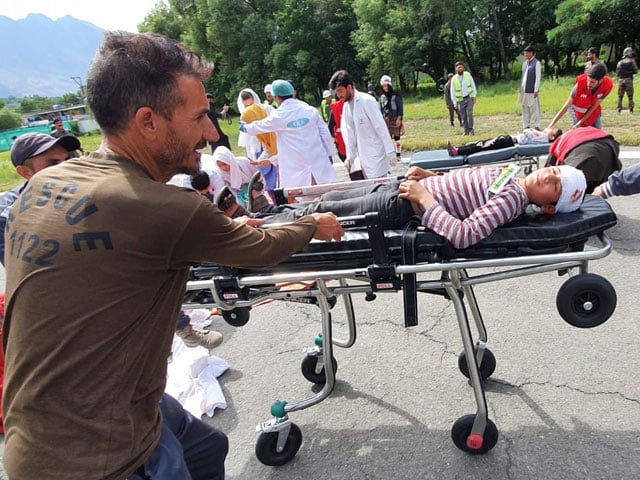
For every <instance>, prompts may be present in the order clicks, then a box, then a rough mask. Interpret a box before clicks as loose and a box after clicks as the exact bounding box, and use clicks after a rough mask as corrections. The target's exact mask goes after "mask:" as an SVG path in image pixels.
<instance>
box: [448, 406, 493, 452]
mask: <svg viewBox="0 0 640 480" xmlns="http://www.w3.org/2000/svg"><path fill="white" fill-rule="evenodd" d="M475 420H476V414H475V413H471V414H469V415H465V416H463V417H460V418H459V419H458V420H456V422H455V423H454V424H453V427H451V439H452V440H453V443H455V445H456V447H458V448H459V449H460V450H462V451H463V452H467V453H471V454H474V455H477V454H482V453H487V452H488V451H489V450H491V449H492V448H493V447H495V446H496V443H498V428H497V427H496V424H495V423H493V422H492V421H491V419H489V418H487V425H486V426H485V428H484V435H482V436H478V435H470V434H471V429H472V428H473V422H475Z"/></svg>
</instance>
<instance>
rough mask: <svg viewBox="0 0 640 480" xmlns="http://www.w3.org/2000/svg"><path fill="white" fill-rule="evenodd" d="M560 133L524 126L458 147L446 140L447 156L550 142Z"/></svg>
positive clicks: (557, 130) (557, 129) (559, 131)
mask: <svg viewBox="0 0 640 480" xmlns="http://www.w3.org/2000/svg"><path fill="white" fill-rule="evenodd" d="M560 135H562V130H560V129H559V128H555V127H551V128H550V127H547V128H545V129H544V130H542V131H540V130H536V129H534V128H525V129H524V130H523V131H522V132H520V133H516V134H514V135H499V136H497V137H494V138H489V139H487V140H480V141H478V142H471V143H467V144H466V145H463V146H460V147H454V146H453V145H451V142H450V141H448V140H447V151H448V152H449V156H451V157H455V156H456V155H471V154H473V153H477V152H484V151H485V150H500V149H501V148H509V147H513V146H515V145H531V144H544V143H552V142H553V141H554V140H555V139H556V138H558V137H559V136H560Z"/></svg>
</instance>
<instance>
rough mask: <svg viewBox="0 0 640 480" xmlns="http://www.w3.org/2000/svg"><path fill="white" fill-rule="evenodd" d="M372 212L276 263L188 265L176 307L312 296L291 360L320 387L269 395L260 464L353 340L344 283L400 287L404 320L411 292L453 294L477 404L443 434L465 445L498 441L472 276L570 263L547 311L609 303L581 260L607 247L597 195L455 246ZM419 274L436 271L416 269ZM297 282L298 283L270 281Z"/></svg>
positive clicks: (245, 314) (244, 315)
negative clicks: (301, 351)
mask: <svg viewBox="0 0 640 480" xmlns="http://www.w3.org/2000/svg"><path fill="white" fill-rule="evenodd" d="M378 220H379V219H378V214H377V213H371V214H367V215H364V216H362V217H349V218H343V219H341V222H342V223H343V225H344V226H345V229H346V233H345V236H344V238H343V240H341V241H340V242H331V243H326V242H319V241H312V242H311V243H310V244H309V245H308V246H307V247H306V248H305V249H304V250H302V251H301V252H299V253H296V254H294V255H293V256H292V257H291V258H290V259H289V260H287V261H285V262H283V263H282V264H279V265H277V266H275V267H270V268H256V269H251V270H244V269H236V268H228V267H222V266H218V265H209V266H198V267H195V268H193V269H192V271H191V277H190V280H189V281H188V284H187V292H186V295H185V301H184V304H183V308H185V309H190V308H203V307H204V308H212V307H217V308H219V309H221V310H222V312H221V313H222V316H223V318H224V319H225V320H226V321H227V322H228V323H230V324H231V325H234V326H242V325H244V324H246V323H247V322H248V321H249V319H250V313H251V308H252V307H253V306H255V305H257V304H259V303H261V302H264V301H266V300H278V301H294V302H301V303H307V304H312V305H315V306H316V307H314V308H317V307H319V310H320V314H321V317H322V319H321V320H322V321H321V324H322V331H321V332H320V333H319V334H318V335H317V336H316V337H315V339H314V345H313V346H312V347H309V348H308V349H306V355H305V357H304V358H303V360H302V365H301V370H302V374H303V376H304V377H305V378H306V379H307V380H309V381H310V382H312V383H314V384H317V385H322V388H321V390H319V391H318V392H317V393H315V394H314V395H312V396H310V397H308V398H304V399H302V400H299V401H294V402H285V401H278V402H275V403H274V404H273V405H272V406H271V415H272V417H273V418H272V419H270V420H267V421H265V422H263V423H261V424H259V425H258V427H257V431H258V432H259V436H258V441H257V444H256V456H257V458H258V459H259V460H260V461H261V462H262V463H264V464H266V465H274V466H277V465H283V464H285V463H286V462H288V461H289V460H291V459H292V458H293V457H294V456H295V455H296V453H297V452H298V450H299V448H300V446H301V443H302V433H301V430H300V428H299V427H298V426H297V425H296V424H295V423H293V422H292V420H291V419H290V415H291V414H292V413H293V412H295V411H297V410H301V409H305V408H309V407H311V406H313V405H316V404H318V403H319V402H321V401H323V400H324V399H326V398H327V397H328V396H329V395H330V393H331V391H332V390H333V388H334V386H335V375H336V370H337V367H338V363H337V360H336V358H335V356H334V346H335V347H342V348H349V347H351V346H352V345H353V344H354V343H355V340H356V315H355V311H354V305H353V301H352V297H353V296H354V295H364V296H365V299H366V300H375V299H376V297H381V296H384V294H389V293H398V292H401V294H402V295H403V300H404V321H405V326H406V327H411V326H414V325H417V323H418V320H419V314H418V313H419V312H418V307H417V294H418V293H428V294H437V295H442V296H444V297H446V298H448V299H449V300H450V301H451V302H452V304H453V306H454V310H455V313H456V317H457V323H458V326H459V330H460V335H461V339H462V347H463V349H462V352H461V354H460V356H459V359H458V367H459V370H460V371H461V373H462V374H463V375H464V376H465V377H467V378H469V380H470V383H471V386H472V390H473V395H474V398H475V403H476V412H475V413H471V414H468V415H464V416H462V417H460V418H458V419H457V420H456V421H455V422H454V424H453V426H452V429H451V436H452V440H453V442H454V444H455V445H456V446H457V447H458V448H460V449H461V450H463V451H465V452H468V453H471V454H481V453H485V452H488V451H489V450H491V449H492V448H493V447H494V446H495V445H496V444H497V441H498V429H497V427H496V425H495V423H494V422H493V421H492V420H491V419H490V418H489V417H488V409H487V401H486V397H485V392H484V387H483V384H482V382H483V380H485V379H487V378H489V377H490V376H491V375H492V373H493V372H494V370H495V368H496V359H495V356H494V355H493V353H492V352H491V351H490V349H489V348H488V341H487V331H486V328H485V325H484V321H483V318H482V315H481V313H480V308H479V306H478V302H477V301H476V297H475V294H474V290H473V287H474V286H475V285H478V284H483V283H488V282H493V281H498V280H507V279H511V278H516V277H521V276H527V275H535V274H543V273H548V272H554V271H555V272H558V273H559V274H565V273H566V274H569V278H568V280H566V281H565V283H564V284H563V285H562V286H561V287H560V289H559V291H558V293H557V297H556V306H557V309H558V312H559V314H560V316H561V317H562V318H563V319H564V320H565V321H567V322H568V323H569V324H571V325H573V326H576V327H579V328H591V327H595V326H597V325H600V324H602V323H603V322H605V321H606V320H607V319H608V318H609V317H610V316H611V315H612V313H613V311H614V310H615V307H616V302H617V299H616V292H615V289H614V287H613V286H612V285H611V283H610V282H609V281H608V280H606V279H605V278H604V277H602V276H599V275H595V274H592V273H588V263H589V261H592V260H596V259H600V258H603V257H605V256H606V255H608V254H609V253H610V251H611V242H610V241H609V239H608V237H607V235H606V233H605V231H606V230H607V229H608V228H610V227H612V226H613V225H615V223H616V217H615V214H614V213H613V211H612V210H611V208H610V207H609V205H608V203H607V202H606V201H604V200H602V199H600V198H598V197H594V196H591V195H587V196H586V198H585V201H584V204H583V206H582V207H581V209H580V210H578V211H576V212H573V213H567V214H561V215H555V216H550V215H538V216H528V215H522V216H521V217H519V218H518V219H516V220H515V221H514V222H512V223H511V224H509V225H506V226H504V227H501V228H498V229H497V230H496V231H494V232H493V233H492V234H491V235H490V236H489V237H488V238H486V239H484V240H483V241H481V242H480V243H478V244H476V245H474V246H472V247H470V248H467V249H465V250H456V249H454V248H453V247H452V246H451V245H450V244H449V243H448V242H447V241H446V240H445V239H444V238H442V237H440V236H439V235H436V234H435V233H433V232H430V231H428V230H426V229H424V227H421V226H419V225H417V222H416V223H410V224H409V225H407V227H405V228H404V229H403V230H392V231H388V230H387V231H383V230H382V229H381V227H380V224H379V221H378ZM427 276H431V277H435V278H423V277H427ZM305 283H306V286H301V287H300V288H287V289H282V288H280V285H282V284H289V285H298V284H300V285H304V284H305ZM338 300H341V301H342V302H343V304H344V311H345V315H346V322H345V323H346V325H347V326H346V331H347V333H346V338H343V339H339V338H336V337H334V335H333V330H332V309H333V307H334V306H335V304H336V302H337V301H338ZM467 312H470V313H471V318H470V317H469V316H468V313H467ZM472 326H473V327H474V329H473V330H475V331H472Z"/></svg>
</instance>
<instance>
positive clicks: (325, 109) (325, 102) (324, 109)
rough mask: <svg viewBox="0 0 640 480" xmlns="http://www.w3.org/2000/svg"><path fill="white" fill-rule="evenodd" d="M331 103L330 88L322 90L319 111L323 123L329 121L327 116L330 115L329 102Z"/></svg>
mask: <svg viewBox="0 0 640 480" xmlns="http://www.w3.org/2000/svg"><path fill="white" fill-rule="evenodd" d="M332 103H333V97H332V96H331V91H330V90H325V91H323V92H322V102H320V113H321V114H322V119H323V120H324V123H329V117H330V116H331V104H332Z"/></svg>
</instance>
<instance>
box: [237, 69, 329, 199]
mask: <svg viewBox="0 0 640 480" xmlns="http://www.w3.org/2000/svg"><path fill="white" fill-rule="evenodd" d="M271 93H272V94H273V96H274V97H275V99H276V102H278V108H277V109H274V110H272V111H271V113H269V115H268V116H267V117H266V118H264V119H262V120H256V121H254V122H251V123H244V122H241V123H240V131H241V132H246V133H247V134H249V135H256V136H257V135H259V134H261V133H270V132H273V133H275V134H276V142H277V146H278V165H279V184H280V187H281V188H289V187H300V186H304V185H315V184H323V183H332V182H335V180H336V171H335V170H334V168H333V164H332V156H333V139H332V138H331V134H330V133H329V129H328V128H327V124H326V123H324V121H323V120H322V117H320V114H319V113H318V110H317V109H316V108H314V107H312V106H310V105H308V104H306V103H305V102H303V101H301V100H298V99H296V98H294V94H295V89H294V87H293V85H291V83H290V82H288V81H286V80H275V81H274V82H273V83H272V84H271Z"/></svg>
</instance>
